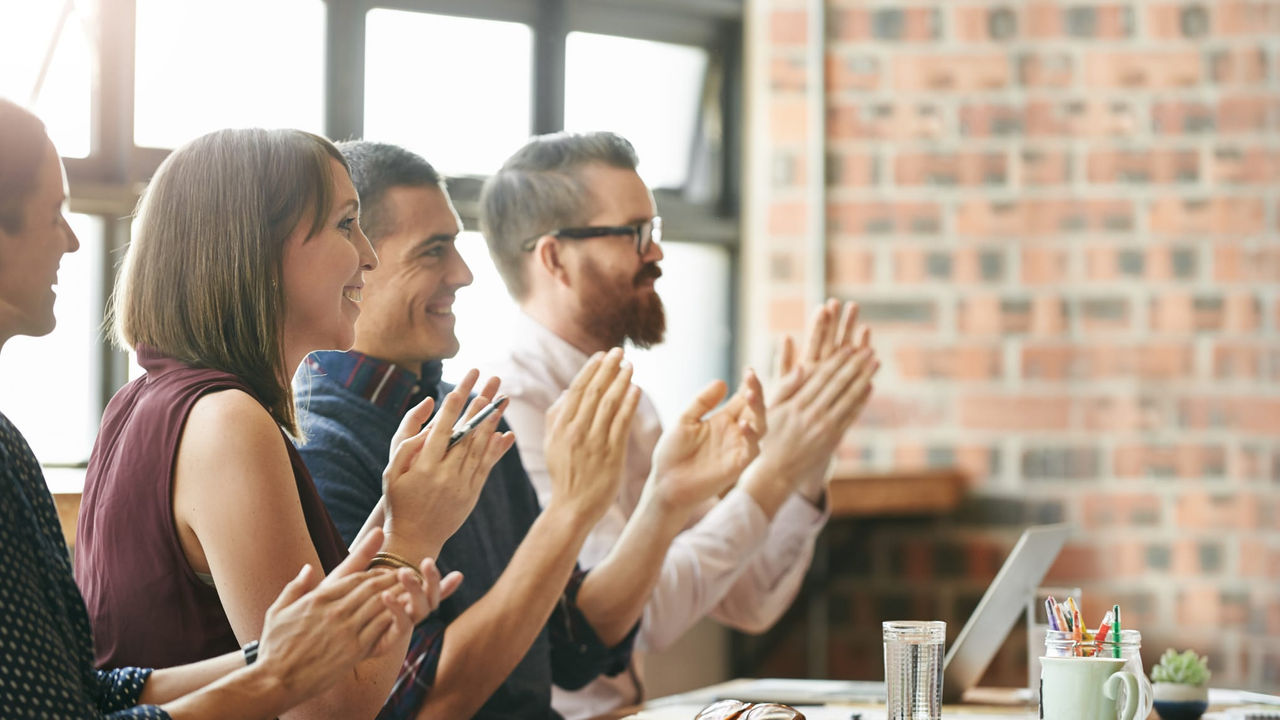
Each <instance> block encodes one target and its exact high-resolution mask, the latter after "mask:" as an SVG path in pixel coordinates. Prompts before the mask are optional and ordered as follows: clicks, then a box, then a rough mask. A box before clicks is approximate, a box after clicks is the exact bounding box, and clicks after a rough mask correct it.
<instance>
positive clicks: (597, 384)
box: [569, 348, 622, 428]
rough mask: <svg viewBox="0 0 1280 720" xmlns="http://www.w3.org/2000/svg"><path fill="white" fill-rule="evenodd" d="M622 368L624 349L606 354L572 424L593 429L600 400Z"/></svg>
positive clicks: (582, 396)
mask: <svg viewBox="0 0 1280 720" xmlns="http://www.w3.org/2000/svg"><path fill="white" fill-rule="evenodd" d="M621 368H622V348H613V349H612V350H610V351H609V352H607V353H605V356H604V359H603V360H601V362H600V367H599V368H598V369H597V370H596V372H595V375H594V376H592V378H591V382H590V383H588V384H587V386H586V388H584V389H583V391H582V395H581V398H582V399H581V402H579V403H578V408H577V411H576V412H575V413H574V416H573V418H570V419H569V422H571V423H581V424H582V425H583V426H584V427H587V428H589V427H591V423H592V420H593V418H594V417H595V414H596V412H597V411H598V410H599V407H600V400H601V399H602V398H603V397H604V395H605V393H606V392H607V391H608V389H609V386H610V384H612V383H613V380H614V378H615V377H617V375H618V372H619V371H620V370H621Z"/></svg>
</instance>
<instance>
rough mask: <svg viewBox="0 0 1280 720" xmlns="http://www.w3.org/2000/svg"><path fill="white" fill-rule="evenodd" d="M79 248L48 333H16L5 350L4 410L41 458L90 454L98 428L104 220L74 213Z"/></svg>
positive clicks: (67, 260) (77, 458)
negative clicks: (22, 334) (37, 334)
mask: <svg viewBox="0 0 1280 720" xmlns="http://www.w3.org/2000/svg"><path fill="white" fill-rule="evenodd" d="M67 219H68V221H69V222H70V223H71V227H72V229H73V230H75V232H76V235H77V236H78V237H79V238H80V250H79V251H77V252H74V253H71V254H69V255H64V256H62V264H61V265H60V266H59V268H58V286H57V288H56V292H57V294H58V299H57V302H56V303H55V304H54V315H55V316H56V317H57V319H58V325H57V327H56V328H54V331H53V332H52V333H50V334H48V335H46V336H44V337H35V338H33V337H26V336H19V337H15V338H13V339H12V340H10V341H9V342H7V343H5V345H4V352H3V353H0V377H4V378H6V381H5V382H3V383H0V411H3V412H4V414H5V415H6V416H8V418H9V420H10V421H12V422H13V424H14V425H15V426H17V428H18V430H20V431H21V432H22V434H23V435H25V436H26V438H27V442H28V443H30V444H31V449H32V450H33V451H35V454H36V457H37V458H39V459H40V462H41V463H44V464H49V463H54V464H72V463H82V462H85V461H87V460H88V459H89V451H90V450H91V449H92V448H93V438H94V436H95V435H96V434H97V432H98V419H99V418H98V413H97V411H96V410H95V408H96V407H97V402H98V401H97V399H96V398H97V382H98V373H97V370H96V368H97V365H98V363H97V362H96V358H97V357H98V348H99V344H98V343H99V337H100V336H101V329H102V301H101V297H102V280H101V278H102V260H101V258H102V221H101V220H100V219H99V218H97V217H94V216H90V215H68V216H67Z"/></svg>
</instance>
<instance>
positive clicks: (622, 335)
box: [579, 263, 667, 348]
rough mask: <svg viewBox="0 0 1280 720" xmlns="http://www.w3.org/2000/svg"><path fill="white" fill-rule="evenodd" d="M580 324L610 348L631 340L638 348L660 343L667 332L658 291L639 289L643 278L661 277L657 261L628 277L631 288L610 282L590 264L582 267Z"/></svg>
mask: <svg viewBox="0 0 1280 720" xmlns="http://www.w3.org/2000/svg"><path fill="white" fill-rule="evenodd" d="M582 274H583V280H584V292H583V297H582V300H583V302H582V317H581V318H579V324H580V325H582V327H583V328H584V329H586V331H587V332H588V333H590V334H591V336H592V337H596V338H600V339H601V340H604V341H605V342H607V343H608V344H609V346H610V347H614V346H619V345H622V344H623V343H624V342H625V341H627V340H630V341H631V343H632V344H633V345H635V346H636V347H638V348H649V347H652V346H654V345H657V344H658V343H661V342H662V338H663V337H664V336H665V334H666V331H667V316H666V311H665V310H664V309H663V307H662V298H660V297H658V293H656V292H651V291H648V290H640V286H641V284H642V283H644V281H645V280H648V279H650V278H652V279H653V280H657V279H658V278H660V277H662V268H660V267H658V264H657V263H646V264H645V265H644V267H642V268H640V272H638V273H636V274H635V277H633V278H632V280H631V285H630V287H624V286H622V285H621V284H620V283H617V282H611V281H610V280H609V278H607V277H606V276H605V274H604V273H603V272H601V271H600V269H599V268H598V267H596V266H595V265H594V264H592V263H587V264H585V265H584V266H583V269H582Z"/></svg>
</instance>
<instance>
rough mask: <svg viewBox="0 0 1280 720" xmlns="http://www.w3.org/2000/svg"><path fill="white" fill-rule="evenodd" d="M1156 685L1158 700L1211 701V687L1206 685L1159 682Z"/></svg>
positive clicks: (1155, 692) (1156, 697)
mask: <svg viewBox="0 0 1280 720" xmlns="http://www.w3.org/2000/svg"><path fill="white" fill-rule="evenodd" d="M1154 687H1155V690H1154V695H1155V700H1156V702H1195V701H1197V700H1198V701H1201V702H1208V701H1209V688H1208V687H1207V686H1205V685H1185V684H1183V683H1167V682H1158V683H1156V684H1155V686H1154Z"/></svg>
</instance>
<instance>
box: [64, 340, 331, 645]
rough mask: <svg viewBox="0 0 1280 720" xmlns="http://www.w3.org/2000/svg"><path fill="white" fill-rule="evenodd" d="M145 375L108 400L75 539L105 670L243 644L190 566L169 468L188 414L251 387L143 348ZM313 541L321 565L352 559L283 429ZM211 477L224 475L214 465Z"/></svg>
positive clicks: (328, 566) (78, 578)
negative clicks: (213, 398)
mask: <svg viewBox="0 0 1280 720" xmlns="http://www.w3.org/2000/svg"><path fill="white" fill-rule="evenodd" d="M138 361H139V362H140V363H141V364H142V367H143V368H144V369H145V370H146V371H147V373H146V374H145V375H143V376H142V377H140V378H138V379H137V380H134V381H133V382H131V383H129V384H128V385H126V386H124V387H123V388H121V390H120V392H118V393H116V395H115V397H113V398H112V399H111V402H110V404H108V405H107V410H106V412H105V414H104V415H103V417H102V429H101V431H100V432H99V433H98V440H97V442H96V443H95V444H94V446H93V454H92V455H91V456H90V458H89V471H88V475H87V476H86V478H85V486H84V495H83V499H82V501H81V505H80V524H79V529H78V532H77V541H76V546H75V571H76V582H77V583H79V585H80V590H81V591H82V592H83V593H84V600H85V605H86V606H87V607H88V610H89V619H90V621H91V624H92V627H93V635H94V646H95V664H96V665H98V666H99V667H102V668H117V667H126V666H135V667H157V668H163V667H171V666H174V665H181V664H183V663H189V662H195V661H197V660H204V659H206V658H210V657H214V656H216V655H221V654H223V653H227V652H230V651H232V650H236V649H237V648H239V647H240V643H239V642H237V640H236V637H235V634H234V633H233V632H232V631H231V625H230V623H229V622H228V621H227V616H226V614H225V613H223V611H222V604H221V602H219V600H218V592H217V590H215V589H214V587H213V586H211V585H209V584H208V583H206V582H204V581H203V580H201V579H200V578H199V577H197V575H196V574H195V571H194V570H192V569H191V566H190V565H188V564H187V559H186V555H185V554H184V553H183V552H182V546H181V544H180V543H179V542H178V531H177V527H176V526H175V525H174V521H173V505H172V502H171V498H172V497H173V467H174V462H175V461H176V460H177V456H178V441H179V440H180V439H181V438H182V430H183V426H184V425H185V424H186V422H187V415H188V414H189V413H190V412H191V407H192V406H193V405H195V402H196V400H198V399H200V397H201V396H202V395H204V394H206V393H211V392H216V391H219V390H229V389H235V390H242V391H244V392H246V393H249V394H250V395H251V396H252V395H253V391H252V390H250V388H249V386H248V385H246V384H245V383H244V382H243V381H242V380H240V379H239V378H237V377H236V376H234V375H231V374H229V373H225V372H222V371H220V370H210V369H208V368H197V367H191V366H189V365H187V364H185V363H182V362H180V361H177V360H174V359H172V358H168V357H165V356H163V355H160V354H158V353H156V352H155V351H153V350H150V349H148V348H145V347H140V348H139V349H138ZM280 442H282V443H283V444H284V446H285V447H286V448H287V449H288V452H289V461H290V463H291V464H292V466H293V479H294V482H295V484H296V485H297V488H298V499H299V500H300V501H301V502H302V513H303V516H304V517H305V518H306V522H307V529H308V531H309V532H310V534H311V542H312V544H313V545H315V549H316V553H317V554H318V555H319V556H320V564H321V565H323V566H324V570H325V572H326V573H327V572H329V571H331V570H332V569H333V568H334V567H335V566H337V564H338V563H340V562H342V559H343V558H345V557H346V554H347V550H346V547H345V546H344V544H343V542H342V536H341V535H339V534H338V530H337V529H336V528H335V527H334V525H333V521H332V520H331V519H330V518H329V513H328V512H327V511H326V510H325V507H324V503H323V502H321V500H320V496H319V494H318V493H317V492H316V488H315V484H314V483H313V482H312V480H311V475H310V473H308V472H307V468H306V465H304V464H303V462H302V458H301V456H299V455H298V451H297V450H296V449H295V448H294V446H293V443H292V442H290V441H289V439H288V437H286V436H285V435H284V433H283V432H281V436H280ZM207 481H208V482H218V472H217V469H216V468H210V469H209V474H208V478H207Z"/></svg>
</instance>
